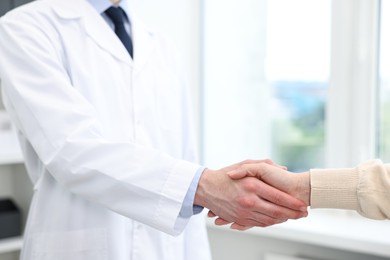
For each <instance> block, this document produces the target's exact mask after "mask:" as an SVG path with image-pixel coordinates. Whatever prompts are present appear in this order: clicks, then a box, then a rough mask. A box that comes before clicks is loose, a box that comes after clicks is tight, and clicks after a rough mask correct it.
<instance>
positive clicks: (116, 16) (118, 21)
mask: <svg viewBox="0 0 390 260" xmlns="http://www.w3.org/2000/svg"><path fill="white" fill-rule="evenodd" d="M105 13H106V14H107V16H108V17H109V18H110V19H111V21H112V22H113V23H114V28H115V33H116V35H117V36H118V37H119V39H120V40H121V41H122V43H123V45H124V46H125V47H126V49H127V51H128V52H129V54H130V56H131V57H133V44H132V42H131V39H130V36H129V34H128V33H127V31H126V28H125V12H124V11H123V9H122V8H120V7H114V6H111V7H110V8H108V9H107V10H106V11H105Z"/></svg>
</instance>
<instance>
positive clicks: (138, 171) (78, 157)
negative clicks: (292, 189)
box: [0, 0, 307, 260]
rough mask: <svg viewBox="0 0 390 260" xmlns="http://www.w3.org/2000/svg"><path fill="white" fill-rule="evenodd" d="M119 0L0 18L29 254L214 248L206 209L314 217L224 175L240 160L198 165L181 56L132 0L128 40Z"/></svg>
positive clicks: (65, 4)
mask: <svg viewBox="0 0 390 260" xmlns="http://www.w3.org/2000/svg"><path fill="white" fill-rule="evenodd" d="M112 4H113V3H111V2H109V1H107V0H66V1H64V0H40V1H34V2H32V3H30V4H27V5H24V6H22V7H19V8H17V9H15V10H13V11H11V12H9V13H8V14H7V15H5V16H4V17H2V19H1V22H0V39H1V40H0V57H1V58H0V78H1V80H2V86H3V97H4V99H5V105H6V108H7V111H8V112H9V114H10V116H11V118H12V120H13V122H14V123H15V125H16V127H17V129H18V130H19V133H20V141H21V145H22V148H23V152H24V157H25V162H26V167H27V171H28V173H29V176H30V178H31V180H32V182H33V184H34V196H33V200H32V204H31V208H30V211H29V216H28V223H27V227H26V231H25V239H24V245H23V250H22V253H21V259H22V260H34V259H39V260H65V259H66V260H107V259H110V260H130V259H132V260H141V259H143V260H175V259H185V260H192V259H193V260H200V259H209V258H210V253H209V249H208V242H207V237H206V230H205V226H204V219H203V216H202V215H201V214H196V213H198V212H199V211H200V210H201V208H202V207H207V208H209V209H210V210H212V211H213V212H215V213H216V214H218V215H219V216H222V217H224V218H225V219H228V220H231V221H235V222H237V223H241V224H242V225H255V226H268V225H272V224H276V223H280V222H283V221H285V220H287V219H288V218H299V217H302V216H306V214H307V212H306V205H305V204H304V203H303V202H301V201H300V200H297V199H295V198H293V197H291V196H289V195H287V194H286V193H282V192H280V191H278V190H276V189H274V188H272V187H270V186H268V185H266V184H265V183H263V182H261V181H260V180H257V179H256V178H244V179H242V180H237V181H235V180H231V179H230V178H229V177H228V176H227V175H226V174H223V173H226V172H227V171H229V170H232V169H235V168H237V167H238V166H239V165H240V164H236V165H232V166H229V167H226V168H224V169H221V170H218V171H213V170H210V169H205V168H204V167H202V166H200V165H199V164H197V163H196V150H195V145H194V133H193V127H192V121H191V116H190V115H191V112H190V105H189V104H190V102H188V101H189V90H188V89H187V88H186V87H185V84H184V81H183V79H182V77H181V75H182V74H181V72H180V69H181V68H182V66H180V64H178V63H177V62H176V60H175V56H174V55H173V52H172V51H171V49H170V47H169V45H168V44H167V43H166V41H165V40H164V39H163V38H162V37H161V36H160V35H158V34H156V33H154V32H152V31H150V30H148V29H147V28H146V27H145V26H144V25H142V24H141V23H140V22H139V21H138V20H137V18H136V17H135V15H134V14H132V13H131V10H130V9H129V6H128V4H127V1H122V2H121V3H120V6H121V9H119V11H120V12H119V14H120V17H121V18H120V19H121V20H122V22H124V24H123V23H122V25H123V26H124V29H125V30H126V32H127V34H128V35H127V36H131V38H129V39H127V40H124V42H125V43H122V42H121V39H122V38H120V37H118V36H117V35H116V33H117V34H122V35H121V36H123V28H119V27H118V26H119V25H118V20H116V19H117V18H118V17H117V18H113V17H111V14H110V13H109V12H105V10H107V9H108V8H110V6H111V5H112ZM114 8H118V6H117V5H116V3H114ZM111 10H112V9H111ZM115 10H116V11H115V12H117V11H118V9H115ZM117 13H118V12H117ZM130 18H131V19H130ZM121 30H122V31H121ZM118 31H121V32H118ZM129 40H130V41H131V42H130V44H131V45H129ZM255 191H256V192H255ZM271 202H273V203H277V204H280V205H277V204H273V203H271ZM172 235H174V236H172Z"/></svg>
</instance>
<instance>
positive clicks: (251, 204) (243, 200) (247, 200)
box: [238, 197, 256, 209]
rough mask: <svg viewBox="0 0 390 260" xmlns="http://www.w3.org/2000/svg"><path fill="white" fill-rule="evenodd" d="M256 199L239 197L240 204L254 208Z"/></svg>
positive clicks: (246, 207)
mask: <svg viewBox="0 0 390 260" xmlns="http://www.w3.org/2000/svg"><path fill="white" fill-rule="evenodd" d="M255 203H256V202H255V200H254V199H253V198H249V197H241V198H238V204H239V205H240V206H241V207H242V208H245V209H248V208H253V207H254V206H255Z"/></svg>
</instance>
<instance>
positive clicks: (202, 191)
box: [194, 168, 211, 207]
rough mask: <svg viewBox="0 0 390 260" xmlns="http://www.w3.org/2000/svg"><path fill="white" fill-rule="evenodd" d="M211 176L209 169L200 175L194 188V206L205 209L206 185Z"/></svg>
mask: <svg viewBox="0 0 390 260" xmlns="http://www.w3.org/2000/svg"><path fill="white" fill-rule="evenodd" d="M210 174H211V170H210V169H207V168H206V169H204V171H203V173H202V174H201V176H200V178H199V182H198V186H197V188H196V192H195V197H194V205H198V206H202V207H206V204H207V188H206V186H207V183H208V182H209V175H210Z"/></svg>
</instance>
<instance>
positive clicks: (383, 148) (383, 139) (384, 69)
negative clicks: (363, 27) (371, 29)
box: [379, 1, 390, 162]
mask: <svg viewBox="0 0 390 260" xmlns="http://www.w3.org/2000/svg"><path fill="white" fill-rule="evenodd" d="M380 28H381V32H380V58H379V59H380V65H379V83H380V92H379V93H380V94H379V97H380V101H381V102H380V120H379V123H380V142H379V151H380V158H381V159H382V160H383V161H384V162H390V3H389V1H382V3H381V26H380Z"/></svg>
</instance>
